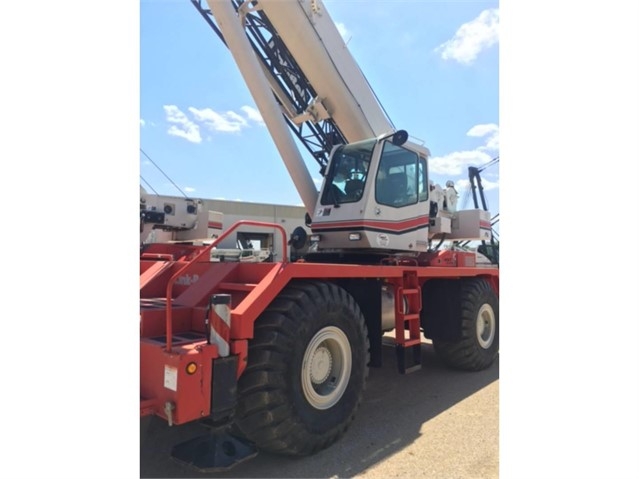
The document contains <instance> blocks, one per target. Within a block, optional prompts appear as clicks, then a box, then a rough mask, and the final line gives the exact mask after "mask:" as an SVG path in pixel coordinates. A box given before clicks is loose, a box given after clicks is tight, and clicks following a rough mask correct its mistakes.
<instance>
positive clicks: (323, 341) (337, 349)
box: [302, 326, 351, 409]
mask: <svg viewBox="0 0 639 479" xmlns="http://www.w3.org/2000/svg"><path fill="white" fill-rule="evenodd" d="M350 376H351V345H350V343H349V342H348V338H347V337H346V335H345V334H344V333H343V332H342V330H341V329H339V328H336V327H335V326H328V327H326V328H323V329H321V330H320V331H318V332H317V334H315V336H313V339H311V341H310V343H309V344H308V346H307V348H306V352H305V353H304V359H303V362H302V390H303V391H304V397H305V398H306V400H307V401H308V402H309V403H310V405H311V406H313V407H314V408H316V409H328V408H330V407H332V406H334V405H335V404H336V403H337V402H338V401H339V400H340V398H341V397H342V395H343V394H344V391H346V387H347V386H348V381H349V379H350Z"/></svg>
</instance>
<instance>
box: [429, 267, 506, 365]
mask: <svg viewBox="0 0 639 479" xmlns="http://www.w3.org/2000/svg"><path fill="white" fill-rule="evenodd" d="M460 300H461V337H460V339H459V340H458V341H444V340H439V339H436V338H433V346H434V348H435V352H436V353H437V355H438V356H439V357H440V358H441V359H442V361H444V363H445V364H446V365H447V366H449V367H451V368H454V369H461V370H465V371H481V370H482V369H486V368H488V367H489V366H490V365H491V364H493V362H494V361H495V359H496V358H497V355H498V353H499V300H498V298H497V295H496V294H495V292H494V291H493V289H492V288H491V286H490V284H489V283H488V282H487V281H485V280H483V279H469V280H463V283H462V286H461V295H460Z"/></svg>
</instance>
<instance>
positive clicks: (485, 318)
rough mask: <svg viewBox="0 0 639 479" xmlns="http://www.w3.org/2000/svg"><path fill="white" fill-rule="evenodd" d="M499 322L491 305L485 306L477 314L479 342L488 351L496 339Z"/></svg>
mask: <svg viewBox="0 0 639 479" xmlns="http://www.w3.org/2000/svg"><path fill="white" fill-rule="evenodd" d="M496 325H497V322H496V320H495V312H494V311H493V308H492V306H491V305H490V304H484V305H482V307H481V308H479V312H478V313H477V341H478V342H479V345H480V346H481V347H482V348H484V349H488V348H490V346H491V345H492V344H493V341H494V339H495V330H496Z"/></svg>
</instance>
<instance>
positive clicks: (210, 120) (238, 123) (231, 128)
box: [189, 106, 247, 132]
mask: <svg viewBox="0 0 639 479" xmlns="http://www.w3.org/2000/svg"><path fill="white" fill-rule="evenodd" d="M189 111H190V112H191V113H192V114H193V117H194V118H195V120H196V121H198V122H200V123H202V124H203V125H204V126H206V127H207V128H209V129H210V130H213V131H224V132H237V131H240V130H241V129H242V127H243V126H246V125H247V122H246V120H245V119H244V118H242V117H241V116H240V115H238V114H237V113H235V112H232V111H227V112H226V113H218V112H216V111H214V110H212V109H210V108H204V109H203V110H198V109H197V108H194V107H192V106H190V107H189Z"/></svg>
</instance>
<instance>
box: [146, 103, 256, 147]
mask: <svg viewBox="0 0 639 479" xmlns="http://www.w3.org/2000/svg"><path fill="white" fill-rule="evenodd" d="M187 110H188V113H189V114H190V116H192V119H190V118H189V117H188V116H187V114H186V113H184V112H183V111H181V110H180V109H179V108H178V107H177V106H175V105H164V111H165V112H166V121H167V122H169V123H171V126H170V127H169V129H168V131H167V133H168V134H169V135H173V136H179V137H182V138H185V139H186V140H188V141H191V142H193V143H200V142H201V141H202V137H201V135H200V128H201V127H204V128H206V129H208V130H211V131H219V132H225V133H237V132H239V131H241V130H242V129H244V128H246V127H249V126H250V122H253V123H256V124H258V125H261V126H263V125H264V120H263V119H262V116H261V115H260V113H259V111H258V110H256V109H255V108H253V107H250V106H243V107H241V108H240V110H241V112H242V113H244V116H243V115H242V114H240V113H237V112H235V111H227V112H225V113H218V112H216V111H215V110H213V109H211V108H203V109H199V108H195V107H192V106H190V107H188V109H187ZM143 121H144V120H140V122H141V124H142V122H143ZM151 124H152V123H151Z"/></svg>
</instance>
